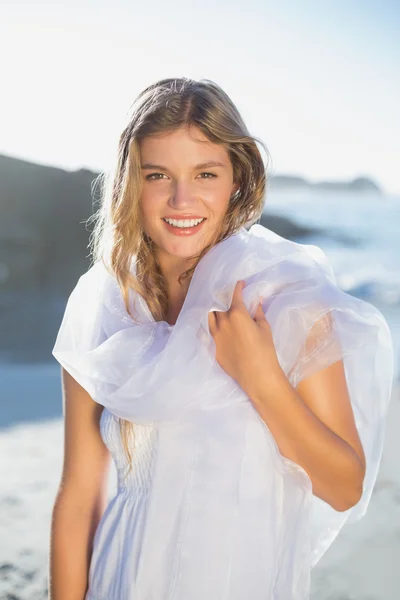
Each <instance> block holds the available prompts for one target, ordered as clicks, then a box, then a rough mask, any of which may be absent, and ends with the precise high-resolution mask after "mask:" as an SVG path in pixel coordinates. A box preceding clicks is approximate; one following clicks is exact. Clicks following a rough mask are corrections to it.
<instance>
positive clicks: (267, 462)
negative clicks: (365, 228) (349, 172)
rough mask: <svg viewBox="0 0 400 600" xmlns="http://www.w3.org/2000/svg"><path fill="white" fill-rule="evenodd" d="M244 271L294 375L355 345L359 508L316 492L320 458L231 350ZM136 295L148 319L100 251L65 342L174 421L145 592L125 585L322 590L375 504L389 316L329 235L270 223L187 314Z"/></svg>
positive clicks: (244, 238) (123, 397)
mask: <svg viewBox="0 0 400 600" xmlns="http://www.w3.org/2000/svg"><path fill="white" fill-rule="evenodd" d="M132 269H133V271H134V269H135V265H134V261H133V262H132ZM239 279H244V280H245V282H246V287H245V288H244V290H243V298H244V302H245V304H246V307H247V309H248V310H249V312H250V314H251V315H254V311H255V308H256V306H257V303H258V301H259V297H260V296H261V297H262V298H263V302H262V306H263V310H264V313H265V316H266V318H267V320H268V322H269V324H270V326H271V330H272V333H273V339H274V344H275V348H276V351H277V355H278V359H279V362H280V365H281V367H282V369H283V370H284V372H285V373H286V375H287V377H288V379H289V381H290V382H291V383H292V385H293V386H294V387H295V386H297V385H298V384H299V382H300V381H302V380H303V379H304V378H306V377H308V376H310V375H311V374H313V373H315V372H317V371H318V370H320V369H322V368H325V367H326V366H328V365H330V364H332V363H333V362H335V361H337V360H340V359H343V361H344V366H345V373H346V379H347V384H348V388H349V393H350V398H351V403H352V408H353V412H354V416H355V421H356V425H357V429H358V432H359V435H360V438H361V441H362V444H363V448H364V452H365V455H366V461H367V472H366V477H365V481H364V489H363V494H362V497H361V499H360V501H359V502H358V504H357V505H355V506H354V507H352V508H351V509H350V510H348V511H346V512H337V511H336V510H334V509H333V508H332V507H331V506H330V505H328V504H327V503H325V502H323V501H322V500H320V499H319V498H318V497H316V496H314V495H313V494H312V486H311V481H310V478H309V477H308V475H307V473H306V472H305V470H304V469H303V468H302V467H300V466H299V465H297V464H296V463H295V462H293V461H291V460H289V459H287V458H285V457H283V456H282V455H281V454H280V452H279V449H278V446H277V444H276V442H275V440H274V438H273V436H272V435H271V433H270V431H269V429H268V427H267V426H266V424H265V423H264V422H263V421H262V419H261V418H260V416H259V415H258V413H257V411H256V410H255V408H254V407H253V405H252V403H251V401H250V400H249V398H248V397H247V396H246V394H245V393H244V392H243V390H242V389H241V388H240V387H239V386H238V385H237V384H236V382H235V381H234V380H233V379H232V378H231V377H229V376H228V375H227V374H226V373H225V372H224V371H223V370H222V368H221V367H220V366H219V365H218V363H217V362H216V360H215V344H214V341H213V338H212V336H211V334H210V332H209V328H208V312H209V311H212V310H217V311H225V310H227V309H228V308H229V306H230V304H231V300H232V294H233V290H234V287H235V284H236V282H237V281H238V280H239ZM130 300H131V301H132V303H133V302H135V309H136V311H137V314H138V323H134V322H133V321H132V319H131V317H130V316H129V315H128V314H127V313H126V311H125V307H124V303H123V300H122V295H121V292H120V290H119V287H118V284H117V282H116V279H115V278H114V277H113V276H112V275H110V274H109V273H108V272H107V271H106V269H105V267H104V265H103V264H102V263H101V262H98V263H96V264H95V265H93V266H92V267H91V268H90V269H89V271H88V272H87V273H85V274H84V275H82V277H81V278H80V279H79V281H78V283H77V285H76V286H75V288H74V290H73V291H72V293H71V295H70V297H69V300H68V303H67V307H66V310H65V314H64V318H63V321H62V323H61V327H60V330H59V332H58V336H57V339H56V343H55V346H54V349H53V354H54V356H55V358H56V359H57V360H58V361H59V362H60V364H61V365H62V366H63V367H64V368H65V369H66V370H67V371H69V373H71V375H72V376H73V377H74V378H75V379H76V380H77V381H78V382H79V383H80V384H81V385H82V386H83V387H84V388H85V389H86V390H87V391H88V393H89V394H90V395H91V397H92V398H93V400H95V401H96V402H98V403H100V404H101V405H103V406H104V407H106V408H107V410H108V411H110V412H111V413H112V414H113V415H115V417H119V418H122V419H126V420H128V421H131V422H133V423H136V424H138V425H153V426H155V427H156V428H157V431H158V435H157V446H156V452H155V459H154V468H153V472H152V480H151V485H150V487H149V491H148V494H147V496H146V521H145V525H144V528H145V529H144V534H143V543H142V544H141V547H140V557H139V559H138V566H137V576H136V577H135V581H132V587H131V590H130V591H131V592H132V590H133V589H134V590H135V593H134V594H133V595H132V596H129V590H126V596H121V598H125V597H126V598H130V597H132V598H135V600H145V599H146V600H150V599H152V600H161V599H162V600H172V599H174V600H181V599H182V600H183V599H185V600H186V599H190V600H197V599H198V600H200V599H201V600H203V599H204V598H207V599H208V600H224V599H225V600H244V599H247V598H252V599H253V600H258V599H259V600H261V599H263V600H264V599H270V598H273V599H275V600H290V599H292V598H293V599H296V600H297V599H305V598H308V595H309V580H310V569H311V568H312V567H313V566H314V565H315V564H316V563H317V562H318V560H319V559H320V558H321V556H322V555H323V554H324V552H325V551H326V550H327V548H328V547H329V546H330V544H331V543H332V541H333V540H334V538H335V537H336V536H337V534H338V532H339V531H340V529H341V528H342V527H343V525H344V524H345V523H346V521H354V520H356V519H359V518H360V517H362V516H363V515H364V514H365V511H366V509H367V507H368V503H369V500H370V497H371V494H372V490H373V486H374V483H375V480H376V476H377V471H378V467H379V463H380V459H381V454H382V447H383V438H384V432H385V419H386V414H387V409H388V403H389V399H390V392H391V386H392V378H393V348H392V340H391V336H390V332H389V329H388V326H387V323H386V321H385V319H384V317H383V316H382V314H381V313H380V312H379V311H378V309H377V308H375V307H374V306H372V305H371V304H369V303H367V302H365V301H362V300H360V299H357V298H355V297H353V296H350V295H349V294H347V293H345V292H344V291H342V290H341V289H340V288H339V287H338V285H337V283H336V280H335V276H334V273H333V271H332V268H331V266H330V264H329V262H328V260H327V258H326V256H325V254H324V253H323V252H322V250H321V249H320V248H318V247H316V246H311V245H302V244H297V243H294V242H291V241H289V240H286V239H285V238H282V237H280V236H278V235H276V234H274V233H273V232H272V231H270V230H268V229H267V228H265V227H262V226H261V225H258V224H257V225H253V226H252V227H251V228H250V230H249V231H247V230H246V229H244V228H243V229H241V230H240V231H239V232H238V233H237V234H235V235H232V236H231V237H230V238H228V239H226V240H224V241H222V242H220V243H219V244H217V245H216V246H215V247H213V248H212V249H211V250H210V251H209V252H208V253H207V254H206V255H205V256H204V257H203V258H202V259H201V261H200V262H199V263H198V265H197V267H196V269H195V272H194V275H193V278H192V280H191V283H190V287H189V290H188V293H187V296H186V299H185V302H184V305H183V307H182V309H181V312H180V314H179V317H178V319H177V322H176V324H175V325H174V326H170V325H168V323H166V322H165V321H160V322H156V321H154V319H153V317H152V315H151V313H150V311H149V309H148V307H147V305H146V303H145V301H144V300H143V299H142V298H141V297H140V296H137V297H134V294H133V293H132V295H131V298H130ZM132 306H133V304H132ZM132 518H134V515H132ZM124 560H126V561H128V562H129V560H130V557H129V556H125V557H124ZM135 560H137V557H136V558H135ZM98 600H106V599H105V598H104V599H103V598H99V599H98ZM107 600H112V599H111V598H107Z"/></svg>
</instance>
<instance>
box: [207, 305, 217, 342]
mask: <svg viewBox="0 0 400 600" xmlns="http://www.w3.org/2000/svg"><path fill="white" fill-rule="evenodd" d="M208 328H209V330H210V333H211V335H212V336H213V337H214V335H215V332H216V330H217V317H216V314H215V312H214V311H211V312H209V313H208Z"/></svg>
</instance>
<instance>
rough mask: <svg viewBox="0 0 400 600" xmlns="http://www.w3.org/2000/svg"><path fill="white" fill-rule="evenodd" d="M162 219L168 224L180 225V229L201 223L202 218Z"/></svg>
mask: <svg viewBox="0 0 400 600" xmlns="http://www.w3.org/2000/svg"><path fill="white" fill-rule="evenodd" d="M164 221H165V222H166V223H168V224H169V225H172V226H173V227H180V228H181V229H183V228H185V227H195V226H196V225H198V224H199V223H201V222H202V221H204V218H202V219H179V220H178V219H164Z"/></svg>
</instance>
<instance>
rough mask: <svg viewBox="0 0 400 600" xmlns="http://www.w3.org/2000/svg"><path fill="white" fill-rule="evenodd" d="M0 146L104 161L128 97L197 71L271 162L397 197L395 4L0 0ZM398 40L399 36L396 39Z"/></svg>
mask: <svg viewBox="0 0 400 600" xmlns="http://www.w3.org/2000/svg"><path fill="white" fill-rule="evenodd" d="M0 5H1V19H0V22H1V24H0V51H1V56H2V59H3V60H2V68H1V94H0V107H1V110H0V152H1V153H3V154H10V155H12V156H17V157H21V158H26V159H28V160H32V161H35V162H39V163H44V164H51V165H56V166H61V167H64V168H67V169H75V168H80V167H88V168H91V169H96V170H100V169H106V168H107V166H108V165H109V162H110V160H111V156H112V154H113V153H114V151H115V145H116V139H117V137H118V134H119V131H120V128H121V125H122V123H123V122H124V118H125V114H126V112H127V110H128V108H129V106H130V104H131V103H132V101H133V100H134V98H135V97H136V95H137V94H138V93H139V92H140V91H141V90H142V89H143V88H144V87H145V86H147V85H149V84H150V83H152V82H154V81H156V80H157V79H160V78H164V77H176V76H178V77H179V76H187V77H193V78H195V79H200V78H203V77H204V78H208V79H212V80H214V81H215V82H216V83H218V84H219V85H220V86H221V87H223V88H224V90H225V91H226V92H227V93H228V94H229V95H230V96H231V98H232V100H233V101H234V102H235V103H236V105H237V107H238V108H239V110H240V112H241V113H242V115H243V117H244V119H245V121H246V123H247V125H248V128H249V129H250V132H251V133H252V134H254V135H257V136H259V137H261V138H262V139H263V140H264V142H265V143H266V145H267V147H268V149H269V152H270V154H271V156H272V167H273V172H275V173H290V174H295V175H301V176H305V177H307V178H309V179H311V180H313V181H315V180H319V179H324V178H329V179H343V178H345V179H347V178H352V177H358V176H371V177H372V178H373V179H375V180H376V181H377V183H379V184H381V185H382V186H383V188H384V189H385V191H387V192H388V193H391V194H399V195H400V177H399V165H400V141H399V140H400V118H399V106H400V36H399V31H400V2H398V1H386V0H380V1H378V0H377V1H375V2H371V1H369V0H364V1H361V0H354V1H352V0H335V1H324V0H320V1H319V2H317V1H316V0H314V1H313V2H310V1H308V0H301V2H299V1H298V0H276V1H275V2H271V1H269V0H246V1H244V0H243V1H238V0H230V1H228V0H202V1H201V2H194V1H193V2H190V0H182V1H180V0H172V1H165V0H152V1H148V2H146V1H145V0H135V1H133V0H68V2H67V1H58V2H57V1H55V0H52V1H51V2H50V1H46V2H45V1H43V0H37V1H35V2H32V1H31V0H30V1H29V0H26V1H21V0H6V1H5V0H1V2H0ZM396 38H397V39H396Z"/></svg>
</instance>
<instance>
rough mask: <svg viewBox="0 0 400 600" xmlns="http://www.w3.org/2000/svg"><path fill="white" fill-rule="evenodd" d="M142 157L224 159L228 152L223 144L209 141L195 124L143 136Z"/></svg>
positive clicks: (140, 143)
mask: <svg viewBox="0 0 400 600" xmlns="http://www.w3.org/2000/svg"><path fill="white" fill-rule="evenodd" d="M139 147H140V154H141V156H142V159H146V158H150V155H151V158H152V159H154V158H155V157H157V156H160V157H161V156H162V157H163V158H164V160H165V158H171V159H173V158H174V157H175V156H177V157H178V156H179V157H180V159H182V158H185V157H187V158H190V156H193V155H196V157H203V158H205V159H208V160H211V159H214V160H221V161H223V160H224V159H225V160H226V159H227V157H228V152H227V150H226V148H225V146H224V145H222V144H216V143H214V142H211V141H210V140H209V139H208V138H207V137H206V136H205V135H204V133H203V132H202V131H201V130H200V129H198V128H197V127H195V126H193V125H192V126H191V127H190V128H189V127H181V128H179V129H176V130H174V131H172V132H168V133H163V134H157V135H154V136H148V137H146V138H143V139H142V140H140V142H139Z"/></svg>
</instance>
